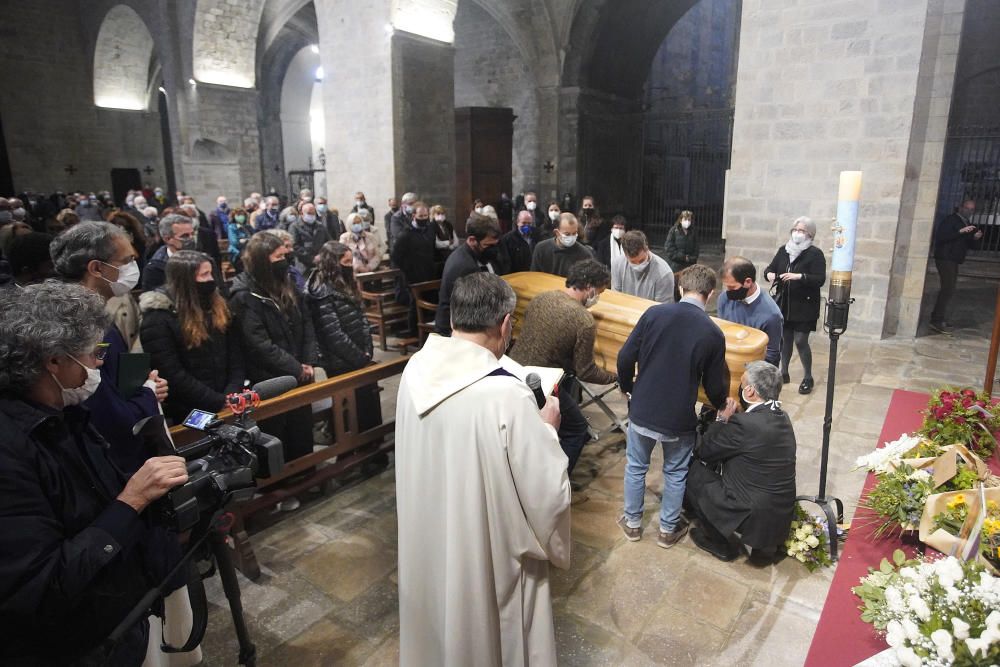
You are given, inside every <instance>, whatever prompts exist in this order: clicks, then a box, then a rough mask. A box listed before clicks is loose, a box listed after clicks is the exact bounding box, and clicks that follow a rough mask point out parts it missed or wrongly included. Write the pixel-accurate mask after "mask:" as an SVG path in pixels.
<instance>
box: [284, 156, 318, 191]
mask: <svg viewBox="0 0 1000 667" xmlns="http://www.w3.org/2000/svg"><path fill="white" fill-rule="evenodd" d="M310 162H312V160H310ZM325 173H326V169H305V170H302V171H290V172H288V196H289V197H290V198H291V201H295V200H296V199H298V198H299V192H300V191H301V190H302V189H303V188H308V189H309V190H312V193H313V196H319V195H318V194H317V192H316V174H325Z"/></svg>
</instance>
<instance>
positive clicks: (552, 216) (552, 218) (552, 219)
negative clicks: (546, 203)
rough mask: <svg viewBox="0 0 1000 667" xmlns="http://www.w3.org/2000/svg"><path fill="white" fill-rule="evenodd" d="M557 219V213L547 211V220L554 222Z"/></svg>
mask: <svg viewBox="0 0 1000 667" xmlns="http://www.w3.org/2000/svg"><path fill="white" fill-rule="evenodd" d="M558 219H559V211H549V220H551V221H552V222H555V221H556V220H558Z"/></svg>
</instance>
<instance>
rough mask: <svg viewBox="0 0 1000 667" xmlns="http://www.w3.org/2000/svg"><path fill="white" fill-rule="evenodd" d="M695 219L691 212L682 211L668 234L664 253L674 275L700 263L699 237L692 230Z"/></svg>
mask: <svg viewBox="0 0 1000 667" xmlns="http://www.w3.org/2000/svg"><path fill="white" fill-rule="evenodd" d="M693 219H694V216H693V215H692V214H691V211H681V214H680V215H678V216H677V221H676V222H675V223H674V226H673V227H671V228H670V231H669V232H668V233H667V242H666V243H665V244H664V251H665V254H666V256H667V258H666V259H667V264H669V265H670V270H671V271H673V272H674V273H680V272H681V271H683V270H684V269H686V268H687V267H689V266H691V265H692V264H696V263H697V262H698V252H699V249H698V236H697V235H696V234H695V233H694V230H692V229H691V224H692V221H693Z"/></svg>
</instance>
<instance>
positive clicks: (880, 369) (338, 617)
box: [203, 281, 995, 667]
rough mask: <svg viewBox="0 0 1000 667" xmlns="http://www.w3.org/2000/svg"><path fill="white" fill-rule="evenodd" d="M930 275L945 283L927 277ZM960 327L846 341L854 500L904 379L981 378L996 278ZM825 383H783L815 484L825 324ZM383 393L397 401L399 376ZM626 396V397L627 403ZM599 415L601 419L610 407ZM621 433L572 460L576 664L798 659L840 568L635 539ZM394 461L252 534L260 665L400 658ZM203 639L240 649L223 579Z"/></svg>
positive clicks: (568, 611) (803, 479)
mask: <svg viewBox="0 0 1000 667" xmlns="http://www.w3.org/2000/svg"><path fill="white" fill-rule="evenodd" d="M929 289H934V285H931V286H929ZM959 289H960V293H961V294H962V297H963V298H962V300H961V303H960V304H959V305H958V308H957V310H958V312H957V313H956V316H955V318H954V319H955V321H956V324H957V325H958V327H959V329H958V331H957V332H956V336H955V337H945V336H926V337H921V338H917V339H916V340H909V339H908V340H895V339H891V340H883V341H871V340H860V339H858V338H856V337H853V336H852V335H851V332H850V331H848V333H847V334H846V335H845V336H844V338H843V339H842V340H841V346H840V353H839V355H838V365H837V387H836V395H835V397H834V410H833V437H832V446H831V453H830V477H829V490H830V492H831V493H832V494H833V495H835V496H838V497H840V498H841V499H843V501H844V504H845V507H846V513H847V514H848V515H851V514H852V513H853V511H854V508H855V505H856V501H857V497H858V494H859V492H860V489H861V484H862V481H863V475H862V473H860V472H854V471H852V469H851V468H852V466H853V462H854V459H855V457H857V456H858V455H860V454H863V453H866V452H867V451H869V450H870V449H871V448H873V447H874V446H875V445H876V439H877V437H878V434H879V431H880V429H881V425H882V421H883V418H884V415H885V411H886V408H887V406H888V403H889V399H890V396H891V395H892V391H893V389H895V388H897V387H902V388H907V389H914V390H929V389H931V388H933V387H936V386H938V385H941V384H944V383H969V384H973V385H981V383H982V378H983V372H984V368H985V357H986V350H987V348H988V339H989V333H990V327H991V322H990V321H989V320H990V319H991V318H992V313H993V299H994V294H995V291H994V290H995V287H994V286H992V285H988V284H979V283H976V282H973V281H968V282H967V281H963V283H962V284H961V285H960V288H959ZM813 348H814V353H815V354H814V356H815V361H814V365H815V373H814V374H815V376H816V377H817V386H816V389H815V390H814V391H813V393H812V394H811V395H809V396H801V395H799V394H798V393H797V392H796V387H797V385H798V382H799V381H800V380H801V376H802V370H801V366H799V365H797V364H798V361H797V358H793V361H792V364H793V366H792V382H793V384H791V385H788V386H787V387H786V393H785V394H784V395H783V396H782V399H783V403H784V406H785V409H786V410H787V411H788V413H789V414H790V416H791V418H792V420H793V422H794V424H795V431H796V435H797V436H798V446H799V450H798V488H799V492H800V493H814V492H815V491H816V486H817V480H818V470H819V459H820V443H821V438H822V421H823V412H824V405H825V393H826V383H825V379H824V378H826V376H827V373H826V368H827V363H828V339H827V338H826V337H825V336H823V335H822V334H821V333H820V334H818V335H815V336H814V337H813ZM387 389H388V390H387V391H385V392H383V395H384V397H385V400H386V403H385V405H384V412H385V414H387V415H389V414H392V410H393V406H392V404H391V403H392V399H393V397H394V395H395V391H394V389H395V388H394V386H389V385H387ZM616 408H617V410H618V411H623V406H622V405H617V406H616ZM593 423H594V425H595V426H598V427H601V426H603V425H605V423H606V422H605V421H604V420H603V417H602V416H601V415H600V414H599V413H595V414H593ZM623 445H624V443H623V438H622V436H621V435H620V434H612V435H609V436H607V437H605V438H603V439H601V440H600V441H598V442H595V443H592V444H590V445H589V446H588V447H587V448H586V449H585V450H584V454H583V456H582V458H581V460H580V463H579V465H578V467H577V468H576V470H575V471H574V474H573V484H574V501H573V502H574V505H573V529H572V530H573V556H572V565H571V567H570V569H569V570H568V571H559V570H554V571H553V575H552V579H553V590H554V595H555V616H556V632H557V641H558V650H559V656H560V662H561V663H562V664H565V665H655V664H661V665H757V664H767V665H768V666H769V667H779V666H781V665H800V664H802V662H803V660H804V657H805V655H806V652H807V651H808V648H809V643H810V640H811V637H812V634H813V631H814V627H815V624H816V621H817V619H818V617H819V613H820V610H821V608H822V605H823V601H824V598H825V596H826V592H827V589H828V587H829V584H830V580H831V577H832V573H833V572H832V570H826V571H822V572H817V573H815V574H809V573H808V572H807V571H806V570H805V569H804V568H803V567H802V566H800V565H799V564H798V563H797V562H795V561H789V560H785V561H783V562H781V563H779V564H778V565H775V566H769V567H764V568H758V567H754V566H752V565H750V564H749V563H747V562H746V561H745V560H741V561H737V562H734V563H721V562H719V561H717V560H715V559H713V558H712V557H711V556H709V555H707V554H705V553H704V552H702V551H700V550H698V549H697V548H696V547H695V546H694V545H693V544H692V543H691V542H690V539H689V538H685V540H684V541H683V542H682V543H680V544H679V545H677V546H675V547H674V548H672V549H669V550H663V549H659V548H657V547H656V544H655V540H654V539H650V538H649V537H646V538H644V539H643V540H642V541H640V542H637V543H632V542H628V541H626V540H625V539H624V537H623V535H622V534H621V532H620V530H619V529H618V527H617V526H616V525H615V518H616V517H617V516H618V514H619V513H620V511H621V506H622V475H623V469H624V449H623ZM657 469H658V465H657V463H655V462H654V464H653V466H652V468H651V474H650V476H649V478H648V479H647V487H648V491H647V512H646V515H647V516H646V526H647V535H649V534H650V533H649V532H648V527H649V525H650V524H652V525H653V529H652V530H653V531H654V534H655V521H656V517H655V514H656V508H657V507H658V500H657V497H656V490H657V489H658V488H659V484H660V478H659V475H658V474H656V473H653V472H652V471H656V470H657ZM393 491H394V476H393V470H392V468H391V467H390V468H389V469H387V470H385V471H384V472H382V473H381V474H378V475H376V476H374V477H371V478H368V479H363V478H361V477H354V478H351V479H348V480H345V481H344V482H343V484H342V485H341V486H340V489H339V490H338V491H336V492H335V493H333V494H332V495H331V496H329V497H323V496H318V495H317V496H315V497H311V498H307V499H303V500H304V501H305V502H304V503H303V507H302V509H300V510H298V511H297V512H295V513H292V514H288V515H284V516H283V517H282V518H281V520H280V521H272V522H271V523H272V525H269V526H266V527H263V528H260V529H258V531H257V532H256V533H255V534H254V535H253V543H254V546H255V549H256V553H257V556H258V558H259V560H260V562H261V565H262V568H263V572H264V573H263V575H262V576H261V577H260V579H259V580H258V581H256V582H250V581H248V580H246V579H244V578H242V577H241V579H240V581H241V584H242V590H243V603H244V605H245V608H246V615H247V619H248V621H249V626H250V632H251V634H252V636H253V639H254V641H255V642H256V644H257V647H258V654H259V656H260V658H259V663H258V664H260V665H277V666H281V665H294V666H295V667H310V666H314V665H315V666H319V665H393V664H396V663H397V662H398V614H397V607H396V605H397V598H396V596H397V592H396V550H395V545H396V519H395V511H394V503H395V499H394V493H393ZM208 583H209V596H210V600H211V603H212V607H211V617H210V625H209V630H208V635H207V637H206V639H205V642H204V645H203V646H204V654H205V662H204V664H206V665H223V664H226V665H232V664H235V656H236V642H235V638H234V635H233V630H232V624H231V621H230V618H229V612H228V608H227V607H226V604H225V599H224V597H223V595H222V592H221V586H220V585H219V583H218V579H217V578H216V579H213V580H211V581H210V582H208Z"/></svg>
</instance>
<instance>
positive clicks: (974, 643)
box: [965, 637, 990, 658]
mask: <svg viewBox="0 0 1000 667" xmlns="http://www.w3.org/2000/svg"><path fill="white" fill-rule="evenodd" d="M965 645H966V646H968V647H969V653H971V654H972V657H976V655H977V654H978V653H980V652H982V654H983V657H984V658H985V657H986V652H987V651H988V650H989V648H990V644H989V642H987V641H985V640H984V639H981V638H980V639H973V638H971V637H969V638H968V639H966V640H965Z"/></svg>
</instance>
